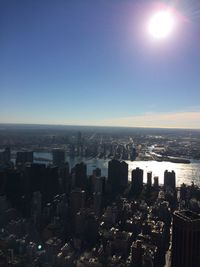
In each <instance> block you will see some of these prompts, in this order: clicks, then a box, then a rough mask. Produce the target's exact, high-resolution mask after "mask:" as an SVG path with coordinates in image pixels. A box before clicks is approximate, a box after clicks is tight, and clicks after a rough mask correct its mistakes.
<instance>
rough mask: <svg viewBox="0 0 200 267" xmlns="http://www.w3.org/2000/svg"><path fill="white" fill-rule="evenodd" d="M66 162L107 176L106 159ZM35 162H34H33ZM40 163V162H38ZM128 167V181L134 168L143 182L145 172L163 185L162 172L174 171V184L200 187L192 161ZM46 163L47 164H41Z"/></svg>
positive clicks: (197, 164)
mask: <svg viewBox="0 0 200 267" xmlns="http://www.w3.org/2000/svg"><path fill="white" fill-rule="evenodd" d="M34 157H36V158H38V157H40V158H46V159H49V160H52V155H51V153H47V152H35V153H34ZM66 160H67V161H68V162H69V164H70V168H72V167H74V166H75V164H76V163H79V162H81V161H83V162H85V163H86V164H87V174H88V175H90V174H92V172H93V170H94V169H95V168H97V167H98V168H100V169H101V173H102V175H103V176H106V177H107V175H108V161H109V160H108V159H106V160H104V159H95V158H93V159H88V158H78V157H76V158H69V157H67V158H66ZM35 162H36V161H35ZM38 162H40V163H41V162H42V161H38ZM126 162H127V163H128V166H129V180H131V171H132V170H133V169H135V168H136V167H139V168H141V169H143V170H144V182H146V177H147V172H148V171H152V175H153V177H154V176H158V177H159V183H160V184H163V180H164V171H165V170H168V171H172V170H174V171H175V173H176V184H177V186H180V185H181V184H182V183H186V184H188V185H190V184H191V182H194V183H195V184H196V185H198V186H200V161H193V162H192V163H190V164H181V163H171V162H157V161H126ZM43 163H47V162H43Z"/></svg>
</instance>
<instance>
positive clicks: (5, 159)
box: [0, 147, 11, 163]
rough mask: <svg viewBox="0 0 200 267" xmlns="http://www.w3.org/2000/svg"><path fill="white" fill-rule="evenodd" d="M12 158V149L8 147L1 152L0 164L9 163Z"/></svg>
mask: <svg viewBox="0 0 200 267" xmlns="http://www.w3.org/2000/svg"><path fill="white" fill-rule="evenodd" d="M10 157H11V152H10V147H6V148H5V149H4V151H1V152H0V163H9V162H10Z"/></svg>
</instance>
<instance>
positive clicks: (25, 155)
mask: <svg viewBox="0 0 200 267" xmlns="http://www.w3.org/2000/svg"><path fill="white" fill-rule="evenodd" d="M25 163H33V151H19V152H17V156H16V164H25Z"/></svg>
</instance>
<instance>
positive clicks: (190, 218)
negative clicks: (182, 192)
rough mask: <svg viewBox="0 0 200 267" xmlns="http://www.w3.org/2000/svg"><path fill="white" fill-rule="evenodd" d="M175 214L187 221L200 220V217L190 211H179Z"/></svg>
mask: <svg viewBox="0 0 200 267" xmlns="http://www.w3.org/2000/svg"><path fill="white" fill-rule="evenodd" d="M174 214H175V215H177V216H179V217H181V218H182V219H183V220H186V221H196V220H200V215H198V214H197V213H194V212H192V211H189V210H183V211H177V212H175V213H174Z"/></svg>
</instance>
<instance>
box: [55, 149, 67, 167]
mask: <svg viewBox="0 0 200 267" xmlns="http://www.w3.org/2000/svg"><path fill="white" fill-rule="evenodd" d="M52 156H53V164H54V165H56V166H58V167H60V166H62V165H63V164H64V163H65V151H64V150H63V149H60V148H54V149H52Z"/></svg>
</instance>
